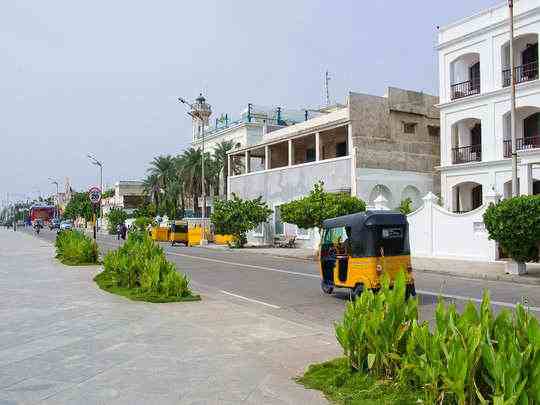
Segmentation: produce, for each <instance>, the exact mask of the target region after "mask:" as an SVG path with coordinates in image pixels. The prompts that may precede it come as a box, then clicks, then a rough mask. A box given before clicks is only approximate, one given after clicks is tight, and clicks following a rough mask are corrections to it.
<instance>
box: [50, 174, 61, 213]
mask: <svg viewBox="0 0 540 405" xmlns="http://www.w3.org/2000/svg"><path fill="white" fill-rule="evenodd" d="M49 180H50V182H51V184H55V185H56V202H55V204H54V205H55V208H56V209H55V217H56V218H58V217H59V216H60V212H59V201H58V196H59V194H60V192H59V190H58V182H57V181H56V180H55V179H53V178H51V177H49Z"/></svg>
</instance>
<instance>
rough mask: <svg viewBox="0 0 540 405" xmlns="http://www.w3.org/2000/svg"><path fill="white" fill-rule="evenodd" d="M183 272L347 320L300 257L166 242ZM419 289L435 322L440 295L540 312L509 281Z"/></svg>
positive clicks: (530, 296)
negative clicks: (523, 304) (486, 292)
mask: <svg viewBox="0 0 540 405" xmlns="http://www.w3.org/2000/svg"><path fill="white" fill-rule="evenodd" d="M54 237H55V233H54V232H49V231H44V232H42V233H41V234H40V238H43V239H46V240H48V241H53V240H54ZM98 243H99V245H100V248H101V249H102V251H107V250H109V249H114V248H116V247H117V246H118V245H119V242H118V241H117V240H116V239H115V238H114V237H111V236H108V235H99V236H98ZM163 248H164V249H165V251H166V253H167V255H168V257H169V259H170V260H172V261H174V262H175V263H176V264H177V268H178V270H180V271H182V272H185V273H187V274H189V276H190V277H191V280H192V283H193V286H194V287H195V288H197V287H198V286H199V287H200V288H204V289H205V290H207V289H210V290H212V291H214V292H216V293H219V294H226V295H229V296H233V297H235V298H236V299H238V300H242V301H247V302H251V303H252V304H253V305H259V306H263V307H266V308H267V309H268V310H269V311H271V312H272V313H274V314H275V315H278V316H280V317H284V318H287V319H289V320H303V321H310V322H314V323H316V324H318V325H320V326H322V327H324V328H328V329H331V328H332V325H333V321H335V320H337V319H339V318H340V317H341V316H342V313H343V308H344V305H345V303H346V301H347V299H348V294H347V291H345V290H344V291H341V292H338V293H336V294H334V295H332V296H327V295H324V294H322V293H321V291H320V288H319V283H320V281H319V275H318V269H317V264H316V263H315V262H308V261H303V260H296V259H285V258H277V257H272V256H268V255H261V254H257V253H249V252H246V251H242V252H238V251H227V250H224V251H222V250H215V249H203V248H199V247H193V248H187V247H183V246H174V247H171V246H169V245H168V244H163ZM416 287H417V290H418V291H419V292H420V293H419V298H420V303H421V316H422V317H423V318H424V319H431V318H432V315H433V310H434V303H435V302H436V297H437V295H439V294H441V293H442V294H443V295H444V296H445V297H446V299H448V300H452V301H455V302H456V303H457V305H458V307H459V306H461V305H463V304H464V303H465V302H466V300H468V299H472V300H480V299H481V297H482V292H483V290H484V289H487V290H489V292H490V294H491V299H492V301H493V302H494V303H496V304H497V305H496V307H497V309H500V308H503V307H512V306H513V305H514V304H515V303H517V302H522V301H523V300H525V301H526V302H528V305H529V306H530V307H531V310H532V311H534V312H535V313H537V314H540V287H539V286H527V285H521V284H516V283H510V282H494V281H483V280H471V279H465V278H459V277H447V276H443V275H436V274H427V273H417V274H416Z"/></svg>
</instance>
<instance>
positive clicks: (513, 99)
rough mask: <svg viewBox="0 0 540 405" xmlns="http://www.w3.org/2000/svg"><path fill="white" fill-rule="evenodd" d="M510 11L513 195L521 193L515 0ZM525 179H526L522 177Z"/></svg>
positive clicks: (509, 6) (509, 7)
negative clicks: (518, 170) (517, 123)
mask: <svg viewBox="0 0 540 405" xmlns="http://www.w3.org/2000/svg"><path fill="white" fill-rule="evenodd" d="M508 10H509V12H510V139H511V141H510V142H511V143H512V197H517V196H518V195H519V188H518V175H517V145H516V142H517V141H516V77H515V76H516V72H515V61H514V1H513V0H508ZM522 180H524V179H522Z"/></svg>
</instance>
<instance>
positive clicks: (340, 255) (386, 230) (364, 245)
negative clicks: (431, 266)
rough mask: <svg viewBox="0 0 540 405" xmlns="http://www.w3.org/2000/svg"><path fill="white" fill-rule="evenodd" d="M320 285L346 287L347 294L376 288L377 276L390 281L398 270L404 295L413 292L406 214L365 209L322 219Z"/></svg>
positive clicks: (326, 289) (327, 288) (330, 288)
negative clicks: (402, 277) (403, 282)
mask: <svg viewBox="0 0 540 405" xmlns="http://www.w3.org/2000/svg"><path fill="white" fill-rule="evenodd" d="M319 253H320V272H321V289H322V290H323V292H325V293H326V294H332V292H333V291H334V288H348V289H350V291H351V298H353V299H354V298H356V297H357V296H359V295H360V294H361V293H362V291H363V290H365V289H371V290H375V291H377V290H378V289H379V288H380V286H381V276H382V275H383V274H386V275H387V276H388V277H389V279H390V282H391V283H392V282H393V280H394V279H395V277H396V276H397V274H398V273H399V272H400V271H403V272H405V275H406V277H407V290H406V294H407V296H411V295H412V296H414V295H416V290H415V286H414V278H413V274H412V266H411V256H410V248H409V224H408V223H407V218H406V217H405V215H402V214H400V213H397V212H392V211H367V212H362V213H357V214H352V215H346V216H342V217H338V218H333V219H328V220H326V221H324V222H323V230H322V237H321V247H320V252H319Z"/></svg>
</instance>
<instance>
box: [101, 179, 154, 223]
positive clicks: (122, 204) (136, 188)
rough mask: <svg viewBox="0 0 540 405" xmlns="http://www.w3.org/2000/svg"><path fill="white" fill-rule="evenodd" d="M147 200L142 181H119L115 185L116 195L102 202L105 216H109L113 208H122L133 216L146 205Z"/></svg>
mask: <svg viewBox="0 0 540 405" xmlns="http://www.w3.org/2000/svg"><path fill="white" fill-rule="evenodd" d="M146 198H147V196H146V193H145V191H144V183H143V182H142V181H130V180H121V181H117V182H116V183H115V185H114V195H113V196H112V197H109V198H104V199H103V200H102V203H101V204H102V208H103V214H104V215H107V213H108V212H109V211H110V210H111V209H112V208H121V209H123V210H124V211H125V212H126V213H128V214H131V213H133V211H135V210H136V209H137V208H140V207H141V206H142V205H143V204H144V203H145V201H146Z"/></svg>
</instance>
